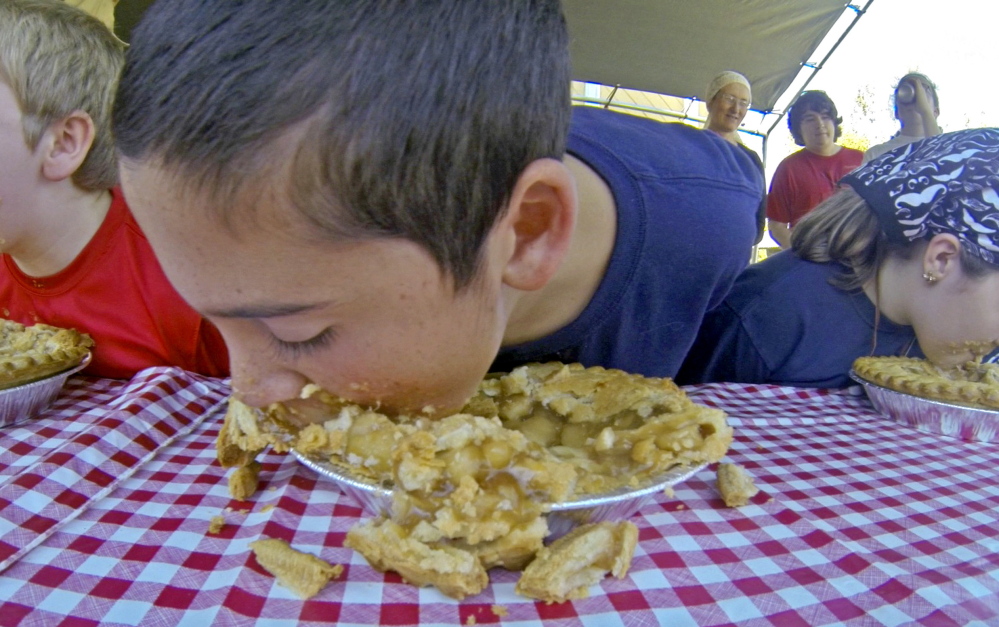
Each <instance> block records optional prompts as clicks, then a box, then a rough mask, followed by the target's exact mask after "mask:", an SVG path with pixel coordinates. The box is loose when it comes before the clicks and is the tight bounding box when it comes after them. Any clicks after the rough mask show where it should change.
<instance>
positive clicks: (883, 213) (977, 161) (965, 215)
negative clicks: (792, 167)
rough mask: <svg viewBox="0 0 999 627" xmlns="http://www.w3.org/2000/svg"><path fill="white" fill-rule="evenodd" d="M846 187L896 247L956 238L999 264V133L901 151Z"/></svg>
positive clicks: (857, 174) (949, 136)
mask: <svg viewBox="0 0 999 627" xmlns="http://www.w3.org/2000/svg"><path fill="white" fill-rule="evenodd" d="M840 183H842V184H846V185H849V186H850V187H852V188H853V189H855V190H856V191H857V193H858V194H860V196H861V197H863V199H864V200H866V201H867V204H869V205H870V206H871V208H873V209H874V211H875V213H877V215H878V218H879V219H880V221H881V227H882V228H883V229H884V231H885V233H886V234H887V235H888V238H889V239H890V240H892V241H894V242H898V243H907V242H914V241H916V240H920V239H924V240H929V239H931V238H932V237H933V236H934V235H937V234H938V233H950V234H952V235H954V236H956V237H957V238H958V239H959V240H961V243H962V244H963V245H964V247H965V248H966V249H967V250H968V252H969V253H971V254H972V255H974V256H976V257H979V258H980V259H982V261H985V262H987V263H991V264H994V265H999V129H995V128H976V129H968V130H964V131H956V132H954V133H945V134H943V135H937V136H935V137H930V138H928V139H923V140H920V141H917V142H914V143H911V144H908V145H906V146H901V147H899V148H896V149H895V150H892V151H889V152H886V153H885V154H883V155H881V156H880V157H877V158H875V159H872V160H871V161H870V162H869V163H867V164H866V165H864V166H862V167H860V168H858V169H856V170H854V171H853V172H851V173H850V174H848V175H846V176H845V177H843V179H842V180H841V181H840Z"/></svg>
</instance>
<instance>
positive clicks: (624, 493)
mask: <svg viewBox="0 0 999 627" xmlns="http://www.w3.org/2000/svg"><path fill="white" fill-rule="evenodd" d="M291 453H292V455H294V456H295V459H297V460H298V461H299V463H301V464H302V465H303V466H305V467H307V468H309V469H310V470H312V471H313V472H315V473H316V474H318V475H320V476H321V477H323V478H326V479H330V480H332V481H333V482H334V483H336V484H337V485H340V484H346V485H347V486H350V487H351V488H353V489H355V490H361V491H363V492H366V493H369V494H372V495H373V496H377V497H380V498H391V497H392V490H391V489H390V488H386V487H383V486H380V485H377V484H375V483H373V482H371V481H370V480H361V479H358V478H357V477H354V476H352V475H350V474H347V473H346V472H345V470H344V469H343V468H341V467H339V466H335V465H334V464H331V463H329V462H322V461H319V460H315V459H311V458H309V457H306V456H305V455H303V454H302V453H299V452H298V451H296V450H295V449H292V450H291ZM707 466H708V464H707V462H702V463H700V464H697V465H694V466H676V467H674V468H671V469H670V470H667V471H666V472H665V473H663V474H661V475H659V476H657V477H656V478H655V480H654V481H653V482H652V483H650V484H648V485H645V486H642V487H640V488H628V487H627V486H624V487H620V488H617V489H615V490H612V491H610V492H607V493H601V494H595V495H582V496H583V498H580V499H577V500H574V501H566V502H563V503H553V504H552V506H551V510H550V511H551V512H552V513H558V512H568V511H573V510H578V509H590V508H594V507H600V506H602V505H610V504H616V503H619V502H621V501H626V500H633V499H640V498H642V497H645V496H649V495H651V494H654V493H656V492H663V491H664V490H665V489H666V488H670V487H672V486H674V485H676V484H678V483H680V482H682V481H686V480H687V479H689V478H690V477H692V476H694V475H695V474H697V473H698V472H700V471H701V470H703V469H704V468H706V467H707Z"/></svg>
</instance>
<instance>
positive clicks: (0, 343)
mask: <svg viewBox="0 0 999 627" xmlns="http://www.w3.org/2000/svg"><path fill="white" fill-rule="evenodd" d="M93 345H94V341H93V340H92V339H91V338H90V336H89V335H87V334H85V333H80V332H78V331H76V330H74V329H62V328H59V327H53V326H49V325H47V324H36V325H33V326H25V325H23V324H20V323H18V322H13V321H11V320H4V319H0V390H4V389H7V388H12V387H16V386H19V385H24V384H25V383H30V382H32V381H36V380H38V379H42V378H44V377H47V376H49V375H53V374H56V373H57V372H60V371H62V370H66V369H67V368H71V367H73V366H75V365H77V364H78V363H80V360H81V359H83V357H84V355H86V354H87V352H88V351H89V350H90V348H91V347H92V346H93Z"/></svg>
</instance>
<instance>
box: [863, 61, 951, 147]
mask: <svg viewBox="0 0 999 627" xmlns="http://www.w3.org/2000/svg"><path fill="white" fill-rule="evenodd" d="M892 101H893V104H894V108H895V119H896V120H898V121H899V123H900V124H901V128H899V130H898V132H897V133H895V136H894V137H892V138H891V139H889V140H888V141H886V142H885V143H883V144H878V145H876V146H871V147H870V148H868V149H867V152H865V153H864V163H867V162H868V161H870V160H871V159H873V158H875V157H878V156H880V155H883V154H884V153H886V152H888V151H889V150H894V149H895V148H898V147H900V146H906V145H908V144H911V143H912V142H916V141H919V140H921V139H925V138H927V137H933V136H934V135H939V134H940V133H941V131H940V126H939V125H938V124H937V117H938V116H939V115H940V99H939V98H938V97H937V86H936V85H934V84H933V81H931V80H930V79H929V78H928V77H927V76H926V75H925V74H920V73H918V72H910V73H909V74H906V75H905V76H903V77H902V78H900V79H899V81H898V84H897V85H895V93H894V94H893V95H892Z"/></svg>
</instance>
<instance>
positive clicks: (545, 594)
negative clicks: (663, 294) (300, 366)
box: [217, 363, 732, 602]
mask: <svg viewBox="0 0 999 627" xmlns="http://www.w3.org/2000/svg"><path fill="white" fill-rule="evenodd" d="M303 418H304V420H303ZM225 421H226V422H225V425H224V426H223V428H222V430H221V431H220V434H219V439H218V442H217V447H218V456H219V461H220V462H221V463H222V465H224V466H239V467H240V468H243V467H245V466H246V465H247V463H248V462H247V460H248V459H252V458H253V456H255V455H256V454H257V453H258V452H259V451H260V450H262V449H263V448H264V447H267V446H271V447H272V448H274V450H276V451H279V452H284V451H289V450H291V449H295V451H296V452H297V453H299V454H302V455H306V456H308V457H311V458H314V459H317V460H322V461H324V462H328V463H330V464H333V465H336V466H339V467H341V468H345V469H348V470H349V471H350V473H351V474H353V475H355V476H358V477H359V478H364V479H368V480H372V481H374V482H377V483H380V484H382V485H392V486H394V488H393V492H392V507H391V512H390V516H389V517H387V518H382V519H378V520H373V521H367V522H364V523H360V524H358V525H356V526H355V527H354V528H353V529H351V530H350V531H349V532H348V534H347V537H346V540H345V545H346V546H348V547H351V548H354V549H355V550H357V551H358V552H359V553H361V554H362V555H363V556H364V557H365V558H366V559H367V560H368V562H369V563H370V564H371V565H372V566H373V567H375V568H376V569H379V570H394V571H396V572H398V573H399V574H401V575H402V576H403V578H405V579H406V580H407V581H408V582H410V583H412V584H414V585H419V586H422V585H434V586H436V587H437V588H439V589H440V590H441V591H442V592H444V593H445V594H447V595H449V596H452V597H455V598H459V599H460V598H464V597H466V596H469V595H473V594H477V593H478V592H480V591H481V590H482V589H483V588H484V587H485V586H486V585H488V583H489V579H488V575H487V571H488V569H490V568H493V567H496V566H500V567H503V568H506V569H509V570H520V569H524V568H525V567H526V568H527V569H532V568H533V572H534V573H536V574H535V575H532V576H531V577H528V579H527V582H526V583H525V584H524V586H523V589H524V590H525V594H527V593H529V592H527V591H533V594H535V595H538V596H537V598H544V599H545V600H552V601H553V602H554V600H556V599H561V598H570V597H569V595H578V594H579V590H578V589H579V588H580V586H583V587H584V591H585V586H586V585H591V584H588V583H585V582H591V583H593V582H597V581H599V580H600V578H602V576H603V574H601V575H600V576H597V575H596V573H597V571H599V572H601V573H604V574H605V573H606V572H607V570H612V571H613V572H615V573H618V572H620V573H622V574H621V575H619V576H623V572H625V571H626V570H627V562H630V559H631V554H632V553H631V552H632V551H633V549H634V542H631V543H630V549H627V545H628V542H627V540H628V538H630V537H632V536H634V538H636V539H637V532H634V533H632V530H633V529H634V526H633V525H631V526H630V527H628V526H627V525H626V526H615V525H612V524H611V523H606V524H604V523H601V524H600V525H598V526H595V527H587V529H588V530H589V531H587V532H586V533H585V534H584V533H582V532H580V533H579V534H575V535H572V538H573V539H574V540H573V541H572V542H571V543H569V544H568V545H567V543H566V542H563V543H562V544H559V542H560V541H556V542H555V543H553V545H552V547H549V548H547V549H545V548H544V543H543V540H544V538H545V537H546V536H547V535H548V526H547V519H546V517H545V514H546V513H547V512H548V511H549V509H550V507H551V504H552V503H559V502H566V501H569V500H572V499H573V498H576V497H579V496H582V495H587V494H595V493H602V492H604V491H607V490H611V489H615V488H619V487H622V486H629V487H637V486H639V485H642V483H643V482H646V481H649V480H651V479H654V478H655V477H657V476H660V475H661V474H662V473H664V472H665V471H667V470H670V469H672V468H675V467H677V466H690V465H695V464H700V463H705V462H714V461H718V460H720V459H721V458H722V457H723V456H724V454H725V453H726V452H727V450H728V447H729V445H730V443H731V441H732V429H731V428H730V427H729V426H728V424H727V422H726V420H725V414H724V413H723V412H721V411H720V410H717V409H713V408H708V407H704V406H700V405H696V404H695V403H693V402H692V401H691V400H690V399H689V398H688V397H687V396H686V394H685V393H684V392H683V391H682V390H681V389H680V388H678V387H677V386H676V385H675V384H674V383H673V382H672V381H671V380H669V379H654V378H645V377H641V376H638V375H629V374H626V373H624V372H622V371H620V370H606V369H604V368H599V367H594V368H584V367H583V366H581V365H579V364H569V365H566V364H561V363H548V364H531V365H528V366H522V367H520V368H517V369H515V370H514V371H512V372H510V373H509V374H506V375H491V376H489V377H487V378H486V379H485V380H484V381H483V382H482V384H481V385H480V386H479V391H478V393H477V394H476V395H475V396H474V397H473V398H472V399H471V400H470V401H469V402H468V403H467V404H466V406H465V407H464V408H463V409H462V411H461V412H460V413H458V414H454V415H451V416H446V417H443V418H438V417H432V416H428V415H426V414H423V413H420V414H417V415H413V416H387V415H385V414H382V413H379V412H377V411H374V410H372V409H368V408H364V407H360V406H357V405H355V404H351V403H349V402H346V401H344V400H343V399H340V398H338V397H335V396H333V395H330V394H328V393H327V392H325V391H323V390H321V389H319V388H317V387H315V386H306V388H304V389H303V390H302V394H301V397H300V398H299V399H297V400H295V401H288V402H285V403H277V404H273V405H271V406H269V407H268V408H266V409H265V410H257V409H253V408H250V407H248V406H246V405H244V404H242V403H240V402H239V401H238V400H237V399H230V403H229V411H228V412H227V414H226V418H225ZM303 422H309V423H310V424H308V425H307V426H304V427H302V426H300V425H301V424H302V423H303ZM237 472H238V471H237ZM628 525H630V523H628ZM601 543H603V544H604V545H605V546H603V547H598V546H597V545H598V544H601ZM566 546H568V548H557V547H566ZM553 547H555V548H553ZM577 547H585V550H586V556H585V560H595V561H590V562H588V563H586V564H585V565H583V566H580V568H581V569H582V570H583V571H585V572H583V573H580V572H578V570H574V569H573V568H572V567H571V566H574V565H576V564H577V563H578V562H580V560H581V559H582V558H579V557H574V556H572V554H573V552H574V551H580V550H582V549H580V548H577ZM622 547H624V548H622ZM598 549H599V550H598ZM608 552H610V553H608ZM542 555H545V556H549V557H546V558H545V559H544V560H542V561H540V562H539V561H538V560H539V559H540V556H542ZM559 556H571V557H559ZM612 558H613V559H612ZM625 558H626V559H625ZM532 560H533V561H532ZM585 560H583V561H585ZM614 560H618V561H620V560H625V563H624V565H623V566H622V565H621V564H618V563H617V562H615V563H614V564H612V565H611V566H607V567H606V568H605V564H604V562H608V561H614ZM597 562H599V564H598V563H597ZM535 564H537V565H535ZM546 564H547V566H545V565H546ZM601 569H603V570H601ZM526 572H527V571H525V573H526ZM542 578H547V580H546V581H544V582H543V581H541V579H542Z"/></svg>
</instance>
